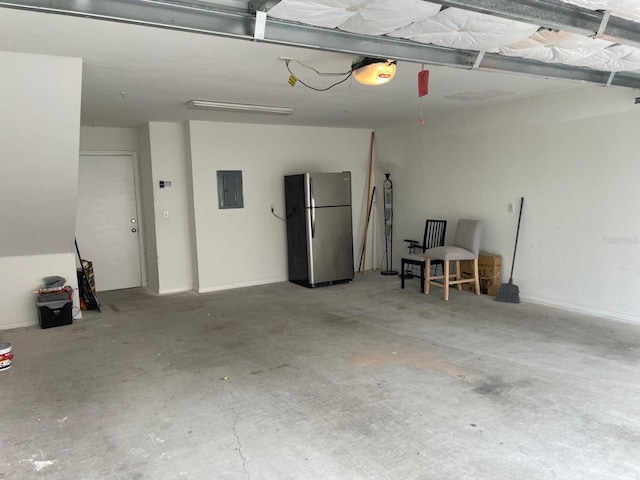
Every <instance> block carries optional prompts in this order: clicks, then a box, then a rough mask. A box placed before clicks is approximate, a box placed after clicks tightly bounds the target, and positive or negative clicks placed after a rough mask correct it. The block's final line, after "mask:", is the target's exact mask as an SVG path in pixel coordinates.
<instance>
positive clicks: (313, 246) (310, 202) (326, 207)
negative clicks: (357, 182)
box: [284, 172, 353, 287]
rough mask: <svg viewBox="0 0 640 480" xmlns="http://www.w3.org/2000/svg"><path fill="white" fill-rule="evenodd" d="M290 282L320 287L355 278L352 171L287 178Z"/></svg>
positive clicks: (285, 180)
mask: <svg viewBox="0 0 640 480" xmlns="http://www.w3.org/2000/svg"><path fill="white" fill-rule="evenodd" d="M284 186H285V200H286V217H287V250H288V260H289V281H291V282H294V283H297V284H300V285H304V286H305V287H319V286H322V285H330V284H333V283H340V282H348V281H351V280H353V227H352V221H351V172H341V173H303V174H300V175H287V176H285V177H284Z"/></svg>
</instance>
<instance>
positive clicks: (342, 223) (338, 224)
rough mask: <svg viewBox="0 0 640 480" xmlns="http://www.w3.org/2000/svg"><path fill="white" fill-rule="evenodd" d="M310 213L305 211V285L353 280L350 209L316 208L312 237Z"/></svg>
mask: <svg viewBox="0 0 640 480" xmlns="http://www.w3.org/2000/svg"><path fill="white" fill-rule="evenodd" d="M310 210H311V209H307V228H308V230H307V231H308V233H309V246H308V255H309V265H308V267H309V283H310V284H311V285H317V284H321V283H326V282H335V281H340V280H351V279H353V233H352V226H351V207H350V206H344V207H325V208H316V209H315V229H314V230H315V232H314V235H313V236H312V235H311V233H312V232H311V212H310Z"/></svg>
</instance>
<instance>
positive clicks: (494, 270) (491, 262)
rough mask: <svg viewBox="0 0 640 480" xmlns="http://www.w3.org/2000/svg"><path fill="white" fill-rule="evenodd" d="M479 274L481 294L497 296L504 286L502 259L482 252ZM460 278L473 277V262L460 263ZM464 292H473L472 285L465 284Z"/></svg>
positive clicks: (479, 261)
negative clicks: (501, 286)
mask: <svg viewBox="0 0 640 480" xmlns="http://www.w3.org/2000/svg"><path fill="white" fill-rule="evenodd" d="M478 274H479V276H480V293H484V294H485V295H492V296H496V295H497V294H498V291H499V290H500V285H502V257H501V256H500V255H494V254H492V253H486V252H480V255H479V256H478ZM460 277H461V278H472V277H473V262H471V261H469V260H465V261H462V262H460ZM462 290H465V291H467V292H473V291H474V287H473V284H472V283H463V284H462Z"/></svg>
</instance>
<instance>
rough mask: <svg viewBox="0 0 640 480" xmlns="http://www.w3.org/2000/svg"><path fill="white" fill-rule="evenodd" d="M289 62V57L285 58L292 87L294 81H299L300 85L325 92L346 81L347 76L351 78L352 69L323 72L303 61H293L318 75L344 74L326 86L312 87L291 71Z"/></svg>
mask: <svg viewBox="0 0 640 480" xmlns="http://www.w3.org/2000/svg"><path fill="white" fill-rule="evenodd" d="M290 62H291V60H290V59H287V60H285V62H284V63H285V66H286V67H287V70H288V71H289V74H290V75H291V77H289V84H290V85H291V86H292V87H293V86H294V85H295V84H296V82H300V83H301V84H302V85H304V86H305V87H307V88H309V89H311V90H315V91H316V92H326V91H327V90H329V89H331V88H333V87H335V86H336V85H340V84H341V83H344V82H346V81H347V80H349V78H351V75H352V73H353V72H352V71H348V72H343V73H324V72H319V71H318V70H316V69H315V68H313V67H310V66H308V65H305V64H303V63H300V62H298V61H295V62H296V63H297V64H298V65H301V66H303V67H305V68H308V69H309V70H313V71H314V72H315V73H317V74H318V75H320V76H339V75H346V77H345V78H343V79H342V80H339V81H337V82H336V83H334V84H332V85H329V86H328V87H326V88H316V87H312V86H311V85H308V84H306V83H305V82H303V81H302V80H300V79H299V78H298V77H297V76H296V75H295V74H294V73H293V72H292V71H291V67H289V63H290Z"/></svg>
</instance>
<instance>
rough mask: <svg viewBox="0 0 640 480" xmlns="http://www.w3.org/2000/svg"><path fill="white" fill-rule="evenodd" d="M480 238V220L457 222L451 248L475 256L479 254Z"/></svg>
mask: <svg viewBox="0 0 640 480" xmlns="http://www.w3.org/2000/svg"><path fill="white" fill-rule="evenodd" d="M481 236H482V222H481V221H480V220H458V225H457V226H456V235H455V238H454V240H453V246H454V247H460V248H464V249H465V250H469V251H470V252H473V254H474V255H476V256H477V255H478V253H479V252H480V237H481Z"/></svg>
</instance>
